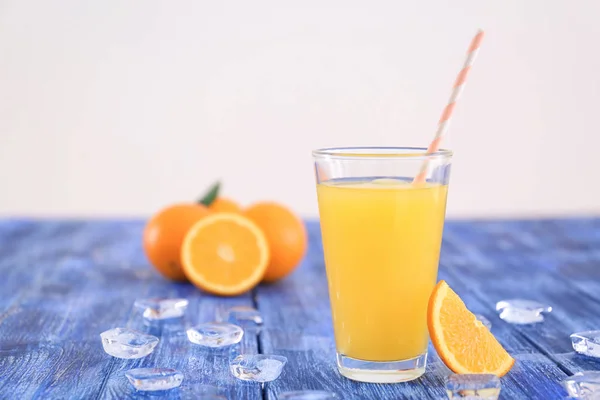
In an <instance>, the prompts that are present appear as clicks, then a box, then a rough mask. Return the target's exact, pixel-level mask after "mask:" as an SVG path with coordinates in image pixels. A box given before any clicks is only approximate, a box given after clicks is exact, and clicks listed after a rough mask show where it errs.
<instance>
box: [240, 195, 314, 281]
mask: <svg viewBox="0 0 600 400" xmlns="http://www.w3.org/2000/svg"><path fill="white" fill-rule="evenodd" d="M244 215H246V216H247V217H248V218H250V219H251V220H252V221H254V222H255V223H256V224H257V225H258V226H259V227H260V228H261V229H262V230H263V232H264V234H265V236H266V237H267V242H268V243H269V248H270V251H271V259H270V261H269V265H268V266H267V272H266V273H265V276H264V278H263V281H265V282H274V281H277V280H279V279H281V278H283V277H285V276H286V275H288V274H289V273H291V272H292V271H293V270H294V268H296V267H297V266H298V264H299V263H300V261H301V260H302V257H304V253H306V245H307V239H306V229H305V228H304V224H303V223H302V221H301V220H300V218H298V216H297V215H296V214H294V213H293V212H292V211H291V210H290V209H289V208H287V207H285V206H283V205H281V204H277V203H273V202H261V203H256V204H254V205H252V206H250V207H248V208H247V209H246V210H245V211H244Z"/></svg>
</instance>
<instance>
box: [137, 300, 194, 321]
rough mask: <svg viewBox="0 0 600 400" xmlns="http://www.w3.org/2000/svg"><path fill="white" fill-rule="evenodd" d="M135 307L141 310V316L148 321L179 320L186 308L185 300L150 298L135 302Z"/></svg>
mask: <svg viewBox="0 0 600 400" xmlns="http://www.w3.org/2000/svg"><path fill="white" fill-rule="evenodd" d="M134 305H135V307H137V308H140V309H142V310H143V313H144V314H143V316H144V318H146V319H150V320H161V319H169V318H179V317H181V316H183V313H184V312H185V309H186V308H187V306H188V301H187V300H186V299H167V298H159V297H155V298H151V299H141V300H136V302H135V304H134Z"/></svg>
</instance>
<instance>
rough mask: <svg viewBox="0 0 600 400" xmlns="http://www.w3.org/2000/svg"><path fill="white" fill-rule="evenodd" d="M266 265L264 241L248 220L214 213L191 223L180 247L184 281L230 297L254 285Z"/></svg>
mask: <svg viewBox="0 0 600 400" xmlns="http://www.w3.org/2000/svg"><path fill="white" fill-rule="evenodd" d="M268 263H269V247H268V244H267V239H266V238H265V235H264V233H263V232H262V231H261V230H260V228H259V227H258V226H257V225H256V224H255V223H254V222H252V221H251V220H249V219H248V218H246V217H244V216H241V215H239V214H233V213H215V214H212V215H209V216H207V217H205V218H203V219H202V220H200V221H198V222H197V223H196V224H194V225H193V226H192V227H191V228H190V230H189V231H188V233H187V234H186V236H185V238H184V239H183V245H182V246H181V265H182V267H183V272H184V273H185V275H186V276H187V278H188V279H189V280H190V281H191V282H192V283H193V284H194V285H195V286H197V287H198V288H200V289H202V290H205V291H207V292H210V293H213V294H217V295H222V296H234V295H237V294H240V293H243V292H246V291H248V290H250V289H252V288H253V287H254V286H256V285H257V284H258V283H259V282H260V281H261V280H262V278H263V276H264V274H265V271H266V270H267V265H268Z"/></svg>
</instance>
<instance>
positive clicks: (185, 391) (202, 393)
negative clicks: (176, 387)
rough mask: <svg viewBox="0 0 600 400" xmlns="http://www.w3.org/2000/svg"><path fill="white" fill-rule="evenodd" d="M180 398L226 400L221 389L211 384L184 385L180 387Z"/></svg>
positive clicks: (187, 399) (184, 399) (189, 399)
mask: <svg viewBox="0 0 600 400" xmlns="http://www.w3.org/2000/svg"><path fill="white" fill-rule="evenodd" d="M179 399H180V400H227V398H226V397H225V396H223V394H222V390H221V389H219V388H218V387H216V386H211V385H202V384H197V385H186V386H184V387H182V388H181V390H180V395H179Z"/></svg>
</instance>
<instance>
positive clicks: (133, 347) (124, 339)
mask: <svg viewBox="0 0 600 400" xmlns="http://www.w3.org/2000/svg"><path fill="white" fill-rule="evenodd" d="M100 337H101V338H102V346H103V347H104V351H105V352H107V353H108V354H110V355H111V356H113V357H117V358H141V357H145V356H147V355H148V354H150V353H152V351H153V350H154V348H155V347H156V345H157V344H158V338H157V337H156V336H152V335H147V334H145V333H143V332H140V331H136V330H135V329H129V328H114V329H109V330H108V331H105V332H102V333H101V334H100Z"/></svg>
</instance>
